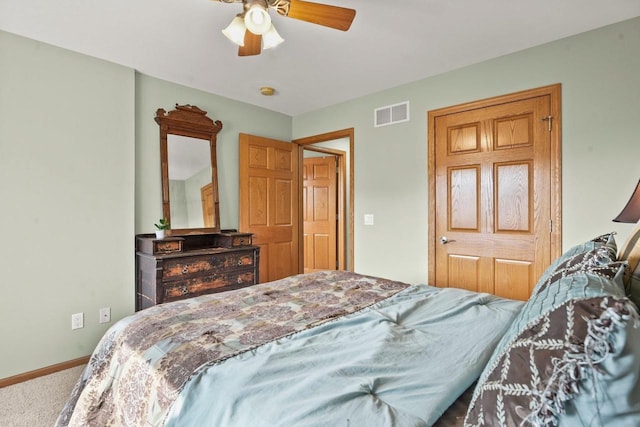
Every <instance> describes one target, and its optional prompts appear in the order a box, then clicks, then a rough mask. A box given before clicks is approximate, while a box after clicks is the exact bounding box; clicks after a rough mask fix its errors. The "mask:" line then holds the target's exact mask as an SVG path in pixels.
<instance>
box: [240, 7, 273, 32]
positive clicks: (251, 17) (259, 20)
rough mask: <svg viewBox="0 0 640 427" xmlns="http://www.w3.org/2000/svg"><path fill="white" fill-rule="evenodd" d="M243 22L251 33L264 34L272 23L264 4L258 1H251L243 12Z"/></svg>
mask: <svg viewBox="0 0 640 427" xmlns="http://www.w3.org/2000/svg"><path fill="white" fill-rule="evenodd" d="M244 24H245V25H246V26H247V29H248V30H249V31H251V32H252V33H253V34H259V35H263V34H266V33H267V31H269V29H270V28H271V25H272V24H271V17H270V16H269V12H267V8H266V6H265V5H263V4H262V3H260V2H254V3H252V4H251V6H249V8H248V9H247V11H246V13H245V14H244Z"/></svg>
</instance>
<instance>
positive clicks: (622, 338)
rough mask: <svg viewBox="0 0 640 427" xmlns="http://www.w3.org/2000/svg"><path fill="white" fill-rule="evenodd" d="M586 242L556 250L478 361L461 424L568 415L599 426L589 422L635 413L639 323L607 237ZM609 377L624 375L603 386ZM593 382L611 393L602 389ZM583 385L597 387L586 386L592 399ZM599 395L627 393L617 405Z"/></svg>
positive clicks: (545, 421)
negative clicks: (480, 366)
mask: <svg viewBox="0 0 640 427" xmlns="http://www.w3.org/2000/svg"><path fill="white" fill-rule="evenodd" d="M596 240H597V241H598V242H605V243H604V244H594V242H595V241H596ZM590 242H591V243H589V242H587V244H586V245H584V246H583V249H585V250H575V247H574V248H572V249H571V250H570V251H568V252H570V253H565V254H563V256H562V257H560V258H559V259H558V260H557V261H556V262H555V263H554V264H553V265H552V266H551V267H550V268H549V269H548V271H547V272H545V274H544V275H543V276H542V278H541V279H540V281H539V282H538V284H537V285H536V288H535V289H534V292H533V294H532V296H531V298H530V299H529V301H528V302H527V304H526V305H525V306H524V308H523V310H522V311H521V312H520V314H519V315H518V317H517V318H516V319H515V321H514V322H513V324H512V325H511V327H510V329H509V331H507V333H506V334H505V336H504V337H503V338H502V340H501V342H500V343H499V344H498V346H497V348H496V350H495V351H494V354H493V356H492V357H491V359H490V361H489V363H488V364H487V366H486V367H485V370H484V372H483V374H482V375H481V377H480V380H479V381H478V385H477V386H476V390H475V392H474V396H473V398H472V402H471V405H470V406H469V410H468V412H467V417H466V419H465V423H464V425H465V426H467V427H471V426H491V427H494V426H520V425H523V426H527V425H533V426H539V425H556V423H557V422H558V420H559V419H561V418H562V419H564V418H567V419H570V420H571V421H567V422H566V423H567V425H583V424H584V425H599V424H590V422H592V421H593V418H594V417H601V419H603V418H606V419H609V418H612V419H616V422H618V421H620V419H619V418H616V417H618V415H619V414H620V413H622V414H623V416H625V415H624V414H625V413H627V414H630V415H629V416H631V417H634V418H631V419H637V418H635V417H638V416H640V395H638V393H637V391H639V390H640V381H639V379H638V370H640V328H638V327H636V326H637V325H636V323H638V314H637V312H636V311H635V308H634V307H633V305H632V304H630V303H629V301H628V300H627V299H626V298H625V297H624V290H623V287H622V274H623V272H624V263H620V262H617V261H616V248H615V241H613V239H612V236H610V235H604V236H600V238H597V239H594V240H592V241H590ZM628 334H631V335H633V334H635V337H636V338H634V339H626V337H627V335H628ZM620 342H622V344H620ZM613 343H616V344H617V345H616V346H614V345H613ZM634 353H635V354H636V356H634V357H631V358H630V357H628V356H629V354H634ZM620 358H622V359H620ZM619 359H620V360H625V361H626V362H625V363H618V360H619ZM605 365H606V367H607V368H606V369H607V370H606V371H604V370H603V369H602V367H603V366H605ZM596 378H597V380H596ZM611 378H615V379H616V380H620V378H623V379H624V380H622V381H615V384H614V385H610V384H609V381H610V379H611ZM589 381H592V383H590V382H589ZM594 381H595V383H593V382H594ZM600 383H602V384H604V383H607V384H608V385H607V387H608V388H615V392H612V393H611V394H608V393H609V390H608V389H607V393H604V392H602V391H601V390H599V389H598V387H597V386H598V384H600ZM584 389H588V390H591V391H593V390H596V391H600V393H597V392H593V393H591V394H593V395H597V396H598V399H597V400H596V401H595V402H594V401H593V399H584V398H583V396H584V395H585V394H588V393H583V392H581V391H582V390H584ZM634 393H635V394H634ZM607 396H621V397H623V398H627V401H628V402H630V403H631V409H629V408H628V407H626V408H625V409H624V410H622V411H620V410H619V406H620V405H616V404H612V402H611V401H610V399H607ZM629 396H636V397H635V398H632V399H630V400H629V399H628V397H629ZM585 402H588V403H585ZM587 407H588V408H587ZM593 408H595V412H594V409H593ZM581 414H585V417H586V418H585V419H589V420H590V421H585V419H583V418H581ZM587 414H588V415H587ZM577 420H579V422H578V421H577ZM626 421H628V420H626ZM622 422H623V423H624V422H625V420H622ZM616 425H617V424H616ZM620 425H624V424H620Z"/></svg>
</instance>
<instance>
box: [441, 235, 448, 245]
mask: <svg viewBox="0 0 640 427" xmlns="http://www.w3.org/2000/svg"><path fill="white" fill-rule="evenodd" d="M447 243H449V239H447V238H446V237H445V236H442V237H440V244H441V245H446V244H447Z"/></svg>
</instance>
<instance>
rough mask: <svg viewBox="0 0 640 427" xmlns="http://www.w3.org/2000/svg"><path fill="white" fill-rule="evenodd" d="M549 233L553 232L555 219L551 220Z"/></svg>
mask: <svg viewBox="0 0 640 427" xmlns="http://www.w3.org/2000/svg"><path fill="white" fill-rule="evenodd" d="M549 233H553V220H552V219H550V220H549Z"/></svg>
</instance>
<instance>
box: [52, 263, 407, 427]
mask: <svg viewBox="0 0 640 427" xmlns="http://www.w3.org/2000/svg"><path fill="white" fill-rule="evenodd" d="M408 286H409V285H407V284H405V283H400V282H395V281H391V280H386V279H380V278H373V277H367V276H362V275H358V274H355V273H351V272H344V271H325V272H317V273H311V274H306V275H299V276H293V277H289V278H285V279H282V280H278V281H275V282H271V283H267V284H262V285H256V286H252V287H249V288H243V289H239V290H236V291H232V292H225V293H222V294H214V295H205V296H201V297H198V298H192V299H188V300H183V301H177V302H173V303H168V304H162V305H158V306H155V307H152V308H149V309H146V310H143V311H140V312H138V313H136V314H134V315H132V316H129V317H127V318H125V319H123V320H121V321H120V322H118V323H116V324H115V325H114V326H113V327H112V328H111V329H109V331H107V333H106V334H105V335H104V337H103V338H102V340H101V341H100V343H99V344H98V346H97V347H96V350H95V351H94V353H93V355H92V356H91V359H90V361H89V363H88V365H87V368H86V369H85V372H84V373H83V375H82V377H81V378H80V380H79V381H78V383H77V384H76V386H75V388H74V390H73V392H72V395H71V397H70V399H69V401H68V402H67V404H66V406H65V408H64V409H63V411H62V413H61V414H60V417H59V418H58V421H57V423H56V425H57V426H101V427H102V426H120V425H123V426H142V425H145V426H146V425H149V426H156V425H162V423H163V421H164V418H165V417H166V415H167V413H168V411H169V409H170V408H171V405H172V404H173V402H174V401H175V399H176V397H177V396H178V395H179V393H180V391H181V390H182V388H183V387H184V385H185V384H186V383H187V382H188V380H189V379H190V378H191V377H192V376H193V375H194V374H196V373H197V372H199V371H200V370H201V369H203V368H205V367H206V366H210V365H211V364H215V363H219V362H221V361H223V360H225V359H228V358H230V357H233V356H235V355H238V354H240V353H243V352H246V351H248V350H251V349H253V348H256V347H258V346H260V345H262V344H265V343H267V342H271V341H273V340H276V339H278V338H282V337H284V336H287V335H290V334H293V333H295V332H299V331H302V330H305V329H308V328H310V327H312V326H316V325H319V324H322V323H324V322H327V321H329V320H332V319H335V318H337V317H340V316H343V315H346V314H349V313H353V312H356V311H358V310H361V309H363V308H365V307H368V306H370V305H372V304H375V303H376V302H379V301H381V300H383V299H386V298H389V297H391V296H393V295H395V294H396V293H398V292H400V291H402V290H403V289H405V288H407V287H408Z"/></svg>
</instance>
